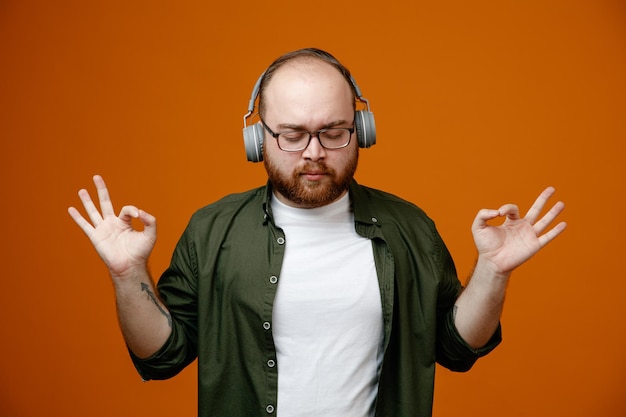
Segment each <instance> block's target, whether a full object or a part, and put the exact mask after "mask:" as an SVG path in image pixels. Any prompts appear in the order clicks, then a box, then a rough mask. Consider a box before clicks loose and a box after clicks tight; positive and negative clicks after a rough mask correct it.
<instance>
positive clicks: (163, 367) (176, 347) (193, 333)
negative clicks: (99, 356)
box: [129, 224, 197, 381]
mask: <svg viewBox="0 0 626 417" xmlns="http://www.w3.org/2000/svg"><path fill="white" fill-rule="evenodd" d="M192 234H193V233H192V226H191V224H190V225H189V226H188V227H187V230H185V232H184V233H183V235H182V237H181V238H180V240H179V242H178V244H177V246H176V249H175V250H174V254H173V255H172V260H171V263H170V266H169V268H168V269H167V270H166V271H165V272H164V273H163V275H161V278H160V279H159V283H158V285H157V289H158V293H159V297H160V299H161V300H162V301H163V303H164V304H165V305H166V307H167V309H168V310H169V312H170V314H171V317H172V332H171V334H170V337H169V339H168V340H167V341H166V342H165V344H164V345H163V346H162V347H161V348H160V349H159V350H158V351H157V352H156V353H154V354H153V355H152V356H150V357H149V358H144V359H142V358H139V357H137V356H136V355H135V354H133V352H132V351H130V350H129V353H130V357H131V360H132V361H133V364H134V365H135V368H136V369H137V371H138V372H139V375H141V377H142V378H143V379H144V380H145V381H147V380H151V379H167V378H171V377H173V376H175V375H176V374H178V373H179V372H180V371H182V370H183V369H184V368H185V367H186V366H187V365H189V364H190V363H191V362H192V361H193V360H194V359H195V358H196V356H197V291H196V288H197V268H196V265H197V264H196V256H195V253H196V251H195V246H194V244H193V239H192Z"/></svg>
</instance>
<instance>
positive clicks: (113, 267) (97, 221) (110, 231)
mask: <svg viewBox="0 0 626 417" xmlns="http://www.w3.org/2000/svg"><path fill="white" fill-rule="evenodd" d="M93 182H94V184H95V185H96V190H97V192H98V199H99V202H100V210H101V212H100V211H98V208H97V207H96V206H95V204H94V202H93V201H92V199H91V196H90V195H89V193H88V192H87V190H85V189H81V190H80V191H79V192H78V195H79V197H80V199H81V201H82V203H83V207H84V208H85V211H86V212H87V215H88V216H89V219H90V220H91V223H90V222H89V221H87V220H86V219H85V218H84V217H83V216H82V215H81V214H80V212H79V211H78V210H77V209H76V208H74V207H70V208H69V209H68V212H69V214H70V216H71V217H72V219H74V221H75V222H76V224H77V225H78V226H79V227H80V228H81V229H82V231H83V232H85V234H86V235H87V237H88V238H89V240H90V241H91V243H92V244H93V246H94V248H95V249H96V252H98V255H100V258H102V260H103V261H104V263H105V264H106V266H107V267H108V268H109V271H110V273H111V276H112V277H113V278H124V277H130V276H132V275H133V274H134V271H136V268H139V269H140V270H142V271H145V270H146V265H147V261H148V257H149V256H150V252H152V248H154V244H155V243H156V219H155V218H154V217H153V216H151V215H150V214H148V213H146V212H145V211H143V210H139V209H138V208H136V207H134V206H124V207H122V210H121V211H120V213H119V215H118V216H116V215H115V213H114V211H113V204H112V203H111V199H110V197H109V191H108V190H107V187H106V184H105V183H104V180H103V179H102V177H100V176H99V175H96V176H94V177H93ZM132 219H139V220H140V221H141V222H142V223H143V225H144V230H143V231H138V230H135V229H134V228H133V226H132V224H131V222H132Z"/></svg>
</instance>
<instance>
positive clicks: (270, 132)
mask: <svg viewBox="0 0 626 417" xmlns="http://www.w3.org/2000/svg"><path fill="white" fill-rule="evenodd" d="M260 120H261V124H262V125H263V127H264V128H265V130H267V132H268V133H269V134H270V135H271V136H272V137H273V138H274V139H276V143H277V144H278V148H279V149H280V150H281V151H284V152H302V151H303V150H305V149H306V148H308V147H309V144H310V143H311V139H312V138H314V137H316V138H317V139H318V140H319V142H320V145H321V146H322V148H324V149H329V150H335V149H343V148H345V147H347V146H348V145H350V141H351V140H352V134H353V133H354V130H355V128H354V126H352V127H329V128H326V129H320V130H317V131H315V132H309V131H308V130H294V131H292V132H293V133H296V132H297V133H306V134H308V135H309V139H308V140H307V141H306V145H304V146H303V147H301V148H299V149H283V148H282V147H281V146H280V140H279V139H278V137H279V136H280V135H282V134H284V133H287V132H278V133H276V132H274V131H273V130H272V129H270V127H269V126H268V125H267V124H265V121H264V120H263V119H260ZM336 129H341V130H347V131H348V132H350V136H349V137H348V142H346V143H345V144H343V145H341V146H337V147H328V146H325V145H324V143H322V140H321V139H320V136H319V135H320V134H322V133H324V132H327V131H329V130H336Z"/></svg>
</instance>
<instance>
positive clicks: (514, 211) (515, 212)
mask: <svg viewBox="0 0 626 417" xmlns="http://www.w3.org/2000/svg"><path fill="white" fill-rule="evenodd" d="M498 213H499V215H500V216H506V217H507V219H511V220H518V219H519V218H520V216H519V208H518V207H517V206H516V205H515V204H505V205H503V206H502V207H500V208H499V209H498Z"/></svg>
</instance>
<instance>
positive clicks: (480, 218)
mask: <svg viewBox="0 0 626 417" xmlns="http://www.w3.org/2000/svg"><path fill="white" fill-rule="evenodd" d="M498 216H500V212H499V211H498V210H490V209H482V210H479V211H478V213H477V214H476V217H474V222H473V223H472V230H473V231H478V230H480V229H484V228H485V227H487V222H488V221H489V220H493V219H495V218H496V217H498Z"/></svg>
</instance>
